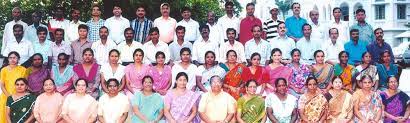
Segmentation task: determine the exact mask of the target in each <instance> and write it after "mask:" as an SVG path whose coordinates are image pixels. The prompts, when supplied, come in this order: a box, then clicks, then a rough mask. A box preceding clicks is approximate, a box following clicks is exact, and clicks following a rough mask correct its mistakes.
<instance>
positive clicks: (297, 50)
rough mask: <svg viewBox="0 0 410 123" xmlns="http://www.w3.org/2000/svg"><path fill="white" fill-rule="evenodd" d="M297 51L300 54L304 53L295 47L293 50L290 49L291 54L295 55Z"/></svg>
mask: <svg viewBox="0 0 410 123" xmlns="http://www.w3.org/2000/svg"><path fill="white" fill-rule="evenodd" d="M296 52H299V55H302V52H300V50H299V49H297V48H295V49H293V50H292V51H290V56H293V55H294V54H295V53H296Z"/></svg>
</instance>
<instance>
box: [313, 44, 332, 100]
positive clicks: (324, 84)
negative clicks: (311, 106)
mask: <svg viewBox="0 0 410 123" xmlns="http://www.w3.org/2000/svg"><path fill="white" fill-rule="evenodd" d="M313 56H314V57H315V61H316V64H314V65H312V68H311V69H312V73H313V75H314V76H315V78H316V79H317V84H318V87H319V89H320V90H321V91H322V93H327V91H328V90H329V89H330V88H331V87H332V86H331V82H330V81H331V80H332V78H333V75H334V72H333V71H334V69H333V66H332V65H331V64H328V63H325V61H324V59H325V53H324V52H323V51H322V50H316V51H315V53H314V54H313Z"/></svg>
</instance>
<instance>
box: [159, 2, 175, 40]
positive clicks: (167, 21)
mask: <svg viewBox="0 0 410 123" xmlns="http://www.w3.org/2000/svg"><path fill="white" fill-rule="evenodd" d="M170 8H171V7H170V6H169V4H168V3H162V4H161V7H160V10H161V15H162V16H161V17H158V18H157V19H155V20H154V27H157V28H158V29H159V33H160V34H159V35H160V37H159V40H160V41H163V42H165V43H167V44H170V43H171V42H172V41H173V38H174V35H175V27H176V24H177V21H176V20H175V19H174V18H172V17H170V16H169V13H170Z"/></svg>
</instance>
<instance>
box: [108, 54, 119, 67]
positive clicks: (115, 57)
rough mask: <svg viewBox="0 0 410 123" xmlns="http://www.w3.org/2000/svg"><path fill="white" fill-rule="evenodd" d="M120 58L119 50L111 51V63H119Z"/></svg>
mask: <svg viewBox="0 0 410 123" xmlns="http://www.w3.org/2000/svg"><path fill="white" fill-rule="evenodd" d="M119 59H120V54H118V52H115V51H114V52H111V53H110V55H109V61H110V63H111V64H117V63H118V60H119Z"/></svg>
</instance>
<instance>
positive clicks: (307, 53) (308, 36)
mask: <svg viewBox="0 0 410 123" xmlns="http://www.w3.org/2000/svg"><path fill="white" fill-rule="evenodd" d="M302 28H303V37H302V38H301V39H300V40H299V41H298V42H296V48H298V49H299V50H300V51H301V52H302V54H301V59H302V62H307V63H308V64H310V63H313V62H314V61H313V59H314V58H313V53H314V52H315V51H316V50H319V49H320V48H321V46H320V41H322V40H318V39H315V38H313V36H312V26H310V25H309V24H305V25H303V26H302ZM284 53H286V52H284Z"/></svg>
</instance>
